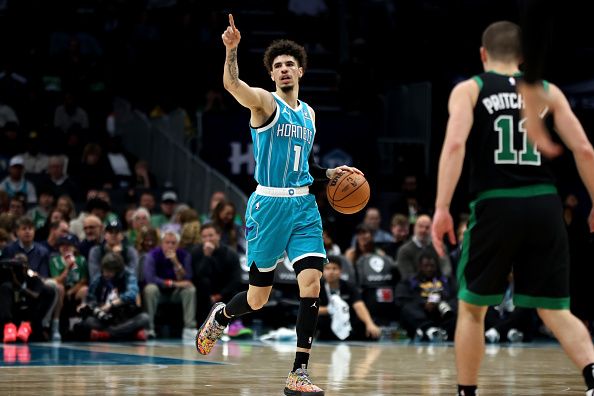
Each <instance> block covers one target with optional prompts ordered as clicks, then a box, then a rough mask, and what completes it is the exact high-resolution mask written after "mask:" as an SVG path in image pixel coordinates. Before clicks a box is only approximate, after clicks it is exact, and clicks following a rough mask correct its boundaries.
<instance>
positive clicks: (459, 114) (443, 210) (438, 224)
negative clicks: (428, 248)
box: [431, 80, 480, 257]
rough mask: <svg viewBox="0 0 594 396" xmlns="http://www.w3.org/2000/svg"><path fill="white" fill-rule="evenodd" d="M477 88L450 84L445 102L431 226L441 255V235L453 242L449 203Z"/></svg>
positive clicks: (472, 83)
mask: <svg viewBox="0 0 594 396" xmlns="http://www.w3.org/2000/svg"><path fill="white" fill-rule="evenodd" d="M479 92H480V91H479V87H478V85H477V83H476V82H475V81H474V80H466V81H464V82H462V83H460V84H458V85H457V86H456V87H454V89H453V90H452V93H451V94H450V100H449V103H448V110H449V113H450V116H449V119H448V124H447V128H446V136H445V140H444V142H443V148H442V151H441V157H440V158H439V171H438V177H437V197H436V199H435V215H434V217H433V227H432V230H431V235H432V239H433V245H434V247H435V250H436V251H437V253H439V255H440V256H442V257H443V256H444V255H445V250H444V246H443V237H444V235H446V234H447V235H448V237H449V240H450V242H451V243H452V244H454V243H455V242H456V237H455V233H454V222H453V220H452V216H451V214H450V203H451V201H452V197H453V195H454V190H455V189H456V185H457V184H458V180H459V179H460V175H461V173H462V166H463V165H464V156H465V154H466V140H467V139H468V135H469V134H470V130H471V128H472V123H473V121H474V105H475V103H476V101H477V98H478V94H479Z"/></svg>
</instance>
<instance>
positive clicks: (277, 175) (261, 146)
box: [250, 92, 316, 188]
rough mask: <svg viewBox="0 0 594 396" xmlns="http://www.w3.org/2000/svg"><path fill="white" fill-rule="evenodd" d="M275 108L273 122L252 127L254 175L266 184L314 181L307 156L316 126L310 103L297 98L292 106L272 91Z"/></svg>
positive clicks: (300, 184) (290, 185)
mask: <svg viewBox="0 0 594 396" xmlns="http://www.w3.org/2000/svg"><path fill="white" fill-rule="evenodd" d="M272 95H273V96H274V100H275V102H276V110H275V112H274V118H273V119H272V121H270V122H269V123H267V124H266V125H264V126H262V127H260V128H253V127H252V126H251V125H250V130H251V132H252V140H253V142H254V158H255V160H256V170H255V172H254V177H255V179H256V181H257V182H258V184H260V185H262V186H265V187H280V188H294V187H303V186H308V185H310V184H311V183H312V182H313V177H312V176H311V175H310V174H309V165H308V162H307V159H308V158H309V154H310V152H311V149H312V147H313V141H314V137H315V134H316V128H315V125H314V121H313V119H312V115H311V110H310V108H309V106H308V105H307V104H306V103H305V102H303V101H301V100H300V101H299V104H298V106H297V107H296V108H295V109H293V108H291V106H289V105H288V104H287V103H286V102H285V101H284V100H283V99H281V98H280V97H279V96H278V95H277V94H276V93H274V92H272Z"/></svg>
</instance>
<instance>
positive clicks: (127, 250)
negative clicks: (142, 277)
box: [89, 220, 138, 282]
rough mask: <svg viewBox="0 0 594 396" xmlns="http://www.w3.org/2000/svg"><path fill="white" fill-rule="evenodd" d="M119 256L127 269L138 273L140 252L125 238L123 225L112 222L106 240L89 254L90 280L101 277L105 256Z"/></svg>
mask: <svg viewBox="0 0 594 396" xmlns="http://www.w3.org/2000/svg"><path fill="white" fill-rule="evenodd" d="M109 252H112V253H115V254H119V255H120V256H121V257H122V259H123V260H124V264H125V265H126V269H127V270H128V271H131V272H133V273H136V271H137V268H138V252H137V251H136V249H134V247H132V246H130V244H128V242H127V241H126V240H125V238H124V232H123V230H122V223H121V222H120V221H119V220H112V221H111V222H109V223H108V224H107V225H106V226H105V240H104V241H103V243H102V244H100V245H97V246H94V247H93V248H91V251H90V252H89V279H90V280H91V282H92V281H93V280H94V279H95V278H96V277H98V276H99V275H101V260H102V259H103V257H104V256H105V254H107V253H109Z"/></svg>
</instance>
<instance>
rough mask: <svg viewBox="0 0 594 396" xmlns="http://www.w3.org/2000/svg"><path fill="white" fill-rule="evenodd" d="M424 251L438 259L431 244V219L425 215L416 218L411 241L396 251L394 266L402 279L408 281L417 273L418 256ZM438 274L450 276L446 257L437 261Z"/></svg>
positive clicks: (450, 268) (449, 266)
mask: <svg viewBox="0 0 594 396" xmlns="http://www.w3.org/2000/svg"><path fill="white" fill-rule="evenodd" d="M424 249H429V251H431V252H432V253H434V255H435V257H438V256H437V252H436V251H435V248H434V247H433V243H432V242H431V217H429V216H427V215H421V216H419V217H418V218H417V222H416V223H415V227H414V232H413V237H412V239H411V240H410V241H408V242H406V243H404V244H403V245H402V247H400V249H399V250H398V255H397V259H396V264H397V265H398V269H399V270H400V274H401V275H402V279H408V278H410V277H411V276H413V275H414V274H416V273H417V263H418V262H419V261H418V256H419V254H420V253H421V251H422V250H424ZM439 272H440V273H441V274H443V275H445V276H450V275H451V274H452V264H451V263H450V259H449V258H448V257H447V256H445V257H441V258H440V259H439Z"/></svg>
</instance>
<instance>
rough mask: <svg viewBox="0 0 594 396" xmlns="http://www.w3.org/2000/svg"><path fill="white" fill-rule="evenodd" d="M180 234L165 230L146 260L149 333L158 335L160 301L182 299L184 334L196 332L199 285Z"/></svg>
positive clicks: (187, 336) (145, 290)
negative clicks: (194, 277)
mask: <svg viewBox="0 0 594 396" xmlns="http://www.w3.org/2000/svg"><path fill="white" fill-rule="evenodd" d="M179 240H180V237H179V234H177V233H176V232H174V231H171V230H166V231H164V233H163V237H162V240H161V246H159V247H157V248H155V249H153V250H151V251H150V252H149V253H148V254H147V255H146V258H145V261H144V278H145V281H146V283H147V285H146V286H145V288H144V293H143V294H144V302H145V304H146V310H147V313H148V315H149V319H150V325H149V326H150V327H149V336H150V337H154V336H155V323H154V320H155V313H156V312H157V306H158V305H159V303H160V302H164V301H171V302H174V303H177V302H181V303H182V308H183V315H184V330H183V334H182V338H183V339H185V340H193V339H194V337H195V336H196V288H195V287H194V284H193V283H192V262H191V257H190V254H189V253H188V252H186V251H185V250H183V249H180V248H179Z"/></svg>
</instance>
